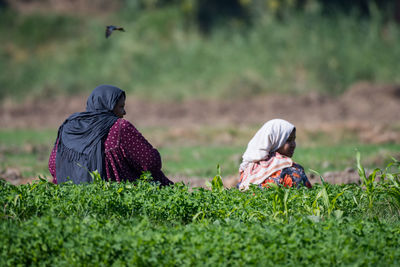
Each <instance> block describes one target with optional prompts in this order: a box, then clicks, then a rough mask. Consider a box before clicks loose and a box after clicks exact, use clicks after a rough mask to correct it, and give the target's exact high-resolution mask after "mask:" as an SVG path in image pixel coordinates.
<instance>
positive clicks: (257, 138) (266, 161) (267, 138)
mask: <svg viewBox="0 0 400 267" xmlns="http://www.w3.org/2000/svg"><path fill="white" fill-rule="evenodd" d="M294 129H295V127H294V125H293V124H291V123H290V122H288V121H285V120H282V119H274V120H270V121H268V122H266V123H265V124H264V125H263V126H262V127H261V129H260V130H258V132H257V133H256V134H255V135H254V137H253V138H252V139H251V140H250V142H249V144H248V145H247V149H246V152H244V154H243V157H242V158H243V161H242V163H241V164H240V168H239V172H240V173H241V176H242V178H241V181H240V184H239V188H241V189H247V188H248V186H249V184H260V183H262V182H263V181H264V180H265V179H266V178H268V177H269V176H270V175H272V174H273V173H274V172H276V171H278V170H280V169H283V168H285V167H290V166H292V164H293V161H292V160H291V159H290V158H288V157H285V156H282V155H280V154H279V153H274V152H276V151H277V150H278V149H279V148H280V147H281V146H283V145H284V144H285V143H286V141H287V139H288V138H289V136H290V134H291V133H292V131H293V130H294Z"/></svg>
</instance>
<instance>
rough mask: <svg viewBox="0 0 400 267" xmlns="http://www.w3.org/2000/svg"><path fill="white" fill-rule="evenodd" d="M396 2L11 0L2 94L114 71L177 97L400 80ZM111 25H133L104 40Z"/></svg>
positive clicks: (83, 81) (115, 79)
mask: <svg viewBox="0 0 400 267" xmlns="http://www.w3.org/2000/svg"><path fill="white" fill-rule="evenodd" d="M398 2H399V1H395V0H392V1H367V0H358V1H344V0H336V1H334V0H332V1H327V0H283V1H276V0H237V1H235V0H231V1H227V0H225V1H222V0H221V1H211V0H197V1H196V0H119V1H111V2H110V1H105V0H94V1H89V0H76V1H64V0H52V1H50V0H36V1H23V0H15V1H4V0H3V1H1V3H0V6H2V7H1V8H0V33H1V34H0V51H1V52H0V69H1V73H0V84H1V91H0V97H1V98H3V99H4V98H17V99H20V98H24V97H25V96H27V95H30V96H34V97H48V96H52V95H59V94H74V93H78V92H90V90H91V89H92V88H94V85H97V84H99V83H103V82H104V81H108V83H110V84H118V85H119V86H120V87H122V88H124V89H125V90H127V91H129V92H134V93H135V95H136V96H141V97H145V98H151V99H173V100H175V99H178V100H181V99H188V98H215V97H219V98H227V97H228V98H230V97H233V98H238V97H243V96H249V95H251V96H254V95H257V94H263V93H268V92H279V93H297V94H301V93H305V92H310V91H317V92H324V93H327V94H334V95H335V94H339V93H341V92H343V91H344V90H346V88H348V86H349V85H351V84H353V83H354V82H356V81H360V80H364V81H372V82H388V83H399V82H400V76H399V75H398V73H399V70H400V67H399V64H398V59H399V58H400V46H399V45H398V44H399V41H400V35H399V25H398V22H396V18H397V19H399V17H396V16H399V12H400V11H399V10H400V8H399V5H400V4H399V3H398ZM109 24H114V25H117V26H122V27H124V28H125V30H126V32H125V33H121V32H116V33H114V34H113V35H112V36H111V37H110V38H109V39H106V38H105V36H104V30H105V26H106V25H109Z"/></svg>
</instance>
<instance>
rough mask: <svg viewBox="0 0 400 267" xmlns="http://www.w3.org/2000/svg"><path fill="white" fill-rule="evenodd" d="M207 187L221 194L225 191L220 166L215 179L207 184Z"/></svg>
mask: <svg viewBox="0 0 400 267" xmlns="http://www.w3.org/2000/svg"><path fill="white" fill-rule="evenodd" d="M206 186H208V187H210V188H211V189H212V190H213V191H218V192H221V191H222V190H224V184H223V182H222V176H221V168H220V166H219V164H218V165H217V174H216V175H215V176H214V178H213V179H212V180H211V183H210V182H208V181H207V182H206Z"/></svg>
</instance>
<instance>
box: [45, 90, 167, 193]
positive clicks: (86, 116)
mask: <svg viewBox="0 0 400 267" xmlns="http://www.w3.org/2000/svg"><path fill="white" fill-rule="evenodd" d="M125 114H126V112H125V92H124V91H122V90H121V89H119V88H118V87H115V86H110V85H101V86H98V87H96V88H95V89H94V90H93V92H92V93H91V95H90V96H89V98H88V101H87V107H86V111H85V112H79V113H75V114H72V115H71V116H70V117H69V118H68V119H67V120H66V121H65V122H64V123H63V124H62V125H61V126H60V128H59V130H58V136H57V140H56V144H55V145H54V148H53V151H52V153H51V155H50V158H49V171H50V173H51V174H52V176H53V177H54V179H53V182H55V183H63V182H66V181H68V180H71V181H73V182H74V183H75V184H80V183H86V182H91V181H92V178H91V176H90V173H89V172H91V171H94V170H97V171H98V172H99V173H100V175H101V177H102V178H103V179H110V180H115V181H122V180H130V181H132V180H134V179H137V178H138V177H139V176H140V174H141V173H142V172H143V171H150V172H151V173H152V175H153V177H154V179H155V180H156V181H159V182H160V183H161V184H162V185H169V184H173V183H172V182H171V181H170V180H169V179H168V178H167V177H165V175H164V174H163V172H162V171H161V158H160V155H159V153H158V151H157V150H156V149H154V148H153V147H152V146H151V145H150V144H149V143H148V142H147V140H146V139H145V138H144V137H143V136H142V135H141V134H140V132H139V131H138V130H137V129H136V128H135V127H134V126H133V125H132V124H130V123H129V122H128V121H125V120H123V119H122V118H123V116H124V115H125ZM118 167H119V168H118Z"/></svg>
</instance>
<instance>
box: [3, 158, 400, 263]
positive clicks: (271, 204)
mask: <svg viewBox="0 0 400 267" xmlns="http://www.w3.org/2000/svg"><path fill="white" fill-rule="evenodd" d="M358 171H359V174H360V176H361V178H362V180H363V185H362V186H359V185H355V184H349V185H331V184H328V183H324V182H323V180H322V183H321V184H319V185H314V187H313V188H312V189H310V190H309V189H306V188H302V189H299V190H294V189H286V188H282V187H272V188H270V189H268V190H262V189H259V188H256V187H254V188H251V189H250V190H248V191H245V192H241V191H239V190H237V189H224V188H223V186H222V183H221V180H220V176H219V174H218V173H217V175H216V176H215V177H214V179H213V180H212V183H211V184H210V185H211V190H207V189H204V188H197V189H196V188H195V189H193V190H189V188H188V187H187V186H185V185H184V184H176V185H174V186H173V187H165V188H160V187H158V186H157V185H155V184H152V183H149V182H148V181H149V179H151V177H150V176H149V175H148V174H144V175H142V179H141V180H140V181H138V182H136V183H134V184H132V183H108V182H105V181H102V180H101V179H100V178H99V177H98V176H96V174H93V175H94V178H95V182H94V183H93V184H90V185H86V186H76V185H72V184H66V185H64V186H58V185H53V184H51V183H48V182H47V181H46V180H41V181H38V182H36V183H33V184H30V185H21V186H13V185H11V184H9V183H6V182H4V181H0V187H1V190H0V192H1V194H0V203H2V204H1V205H2V207H1V210H0V217H1V220H0V228H1V231H0V247H1V252H0V253H1V255H0V265H2V266H4V265H8V266H15V265H17V264H22V265H49V266H57V265H64V266H66V265H68V266H71V265H72V266H76V265H79V266H81V265H83V266H86V265H112V264H113V265H126V264H130V265H133V264H134V265H141V266H149V265H153V266H155V265H157V266H159V265H160V264H162V265H185V266H189V265H235V266H237V265H239V266H243V265H248V264H253V265H275V264H281V265H309V264H313V265H326V264H335V265H336V264H341V265H384V266H388V265H391V266H398V265H399V263H400V249H399V244H400V220H399V215H400V180H399V178H400V176H399V175H400V173H399V171H400V163H399V162H398V161H393V162H392V163H391V164H390V165H389V166H388V167H387V168H385V169H376V170H375V171H374V172H372V173H371V174H370V175H369V176H367V175H365V173H364V169H363V167H362V166H361V163H360V161H358ZM378 177H379V180H380V181H379V182H378V179H377V178H378Z"/></svg>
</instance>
